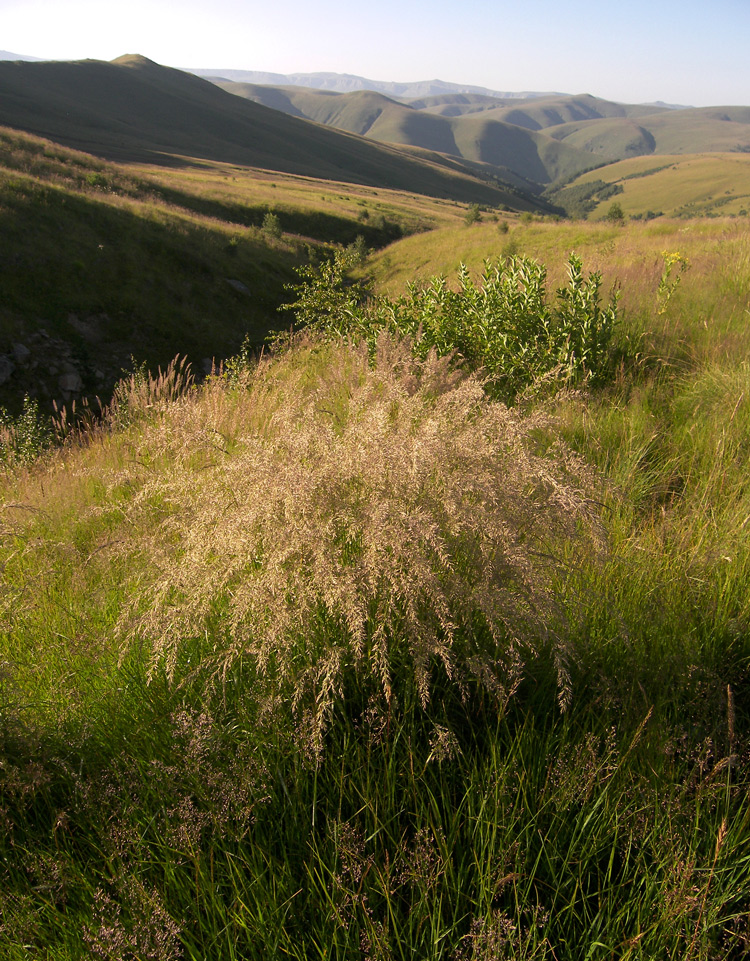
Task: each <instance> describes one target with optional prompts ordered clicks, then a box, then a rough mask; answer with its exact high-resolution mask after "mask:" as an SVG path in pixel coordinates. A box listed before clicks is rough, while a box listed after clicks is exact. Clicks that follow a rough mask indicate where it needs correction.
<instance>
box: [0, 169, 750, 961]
mask: <svg viewBox="0 0 750 961" xmlns="http://www.w3.org/2000/svg"><path fill="white" fill-rule="evenodd" d="M208 176H209V180H210V189H209V188H208V187H206V188H204V187H201V188H200V190H198V189H196V191H195V193H196V196H197V195H198V194H199V196H197V201H199V202H200V204H205V205H208V206H207V207H206V208H205V209H204V210H203V211H201V212H200V214H199V213H196V214H195V215H196V216H201V217H205V216H209V215H210V209H209V208H210V205H219V204H224V205H225V206H226V203H227V200H226V197H225V198H224V199H222V197H223V194H224V192H225V191H227V190H229V189H230V187H229V185H230V184H231V183H232V181H231V180H229V179H228V178H230V177H235V176H238V177H239V176H241V175H240V173H239V172H235V173H231V172H230V170H229V169H228V168H227V169H223V170H219V169H218V168H216V169H213V170H212V171H211V172H210V173H209V175H208ZM211 178H213V179H211ZM248 182H249V181H248ZM274 182H278V181H274ZM155 184H156V187H158V188H159V189H160V190H165V191H166V190H178V189H179V190H180V192H181V195H182V198H183V199H182V201H181V204H182V209H187V208H188V201H187V200H186V199H185V198H189V197H190V196H192V195H193V194H192V189H193V188H191V187H190V184H189V182H188V179H187V176H186V174H184V173H183V174H179V180H178V173H176V172H175V173H173V172H162V173H161V174H160V175H159V177H158V178H157V180H156V181H155ZM294 188H295V189H299V190H306V189H308V187H307V186H305V184H304V183H302V182H298V181H295V182H294ZM151 189H156V188H155V187H154V188H151ZM248 189H249V188H248ZM310 189H312V188H310ZM262 190H263V191H264V193H263V195H262V199H261V200H260V203H270V201H268V200H266V198H267V197H269V196H271V195H272V194H273V192H274V191H277V192H278V191H279V187H274V186H273V183H271V182H264V183H263V185H262ZM375 200H376V198H374V197H373V196H372V195H371V194H368V195H365V194H364V193H362V194H358V193H356V192H355V191H354V189H353V188H349V187H347V188H346V190H343V189H342V190H340V191H336V195H335V197H331V198H328V199H325V200H324V199H322V198H321V200H320V205H319V209H320V210H321V211H325V210H328V211H329V212H330V213H335V215H336V216H342V218H343V219H344V220H348V221H349V222H351V219H352V215H354V217H356V210H355V208H359V207H360V201H364V203H366V204H367V208H368V209H370V211H371V216H372V215H373V212H372V205H373V204H374V203H375ZM197 201H196V202H197ZM377 202H378V203H381V202H382V203H385V202H386V200H385V199H384V198H381V197H380V196H378V198H377ZM389 202H391V201H390V200H389ZM411 203H415V204H417V205H418V206H420V205H422V203H423V201H418V202H417V201H412V202H411ZM214 209H216V208H214ZM274 209H275V210H276V209H278V211H279V217H283V213H284V212H283V207H282V206H281V205H279V206H276V205H274ZM360 209H361V208H360ZM436 211H437V213H436ZM440 211H444V213H443V214H442V216H445V218H446V219H445V221H443V222H441V221H440V216H441V214H440ZM381 212H382V213H383V214H384V215H385V216H386V219H388V216H389V214H388V212H387V211H385V210H383V211H381ZM463 213H464V211H463V209H461V208H454V207H451V206H450V205H446V206H445V207H442V208H439V207H435V206H433V207H431V208H430V211H429V212H428V211H426V210H425V209H424V208H423V207H422V208H421V209H416V208H415V209H414V212H413V214H409V213H408V211H407V212H406V213H403V214H402V216H403V217H408V216H413V217H415V218H416V219H415V220H414V221H413V223H416V222H417V220H419V222H420V223H422V225H423V226H429V227H430V228H431V229H430V230H429V231H422V232H420V233H418V234H414V235H412V236H406V237H404V238H403V239H400V240H397V241H395V242H394V243H391V244H390V245H389V246H387V247H384V248H383V249H381V250H379V251H377V252H375V253H373V254H372V255H371V256H370V257H369V258H368V260H367V262H366V263H365V264H364V265H362V266H360V267H357V268H355V269H354V270H353V274H352V276H349V277H348V278H347V277H342V278H341V279H342V284H341V288H340V289H341V291H342V292H343V296H342V297H341V298H340V299H339V300H336V299H335V298H334V299H333V300H328V301H325V302H324V305H325V304H327V305H328V307H329V308H330V315H329V316H330V318H332V319H333V321H335V323H330V324H327V325H324V327H325V329H324V330H323V331H322V332H314V331H312V332H311V331H308V332H304V331H303V332H301V333H300V334H299V335H297V336H294V337H291V338H287V339H286V340H285V341H284V342H278V343H277V347H276V349H275V351H270V352H266V353H265V354H264V355H263V356H262V357H260V358H258V357H257V356H254V355H252V354H251V353H250V352H249V351H244V352H239V353H238V354H237V355H236V357H235V358H234V359H233V360H231V361H229V362H228V363H227V364H226V365H224V367H223V368H222V369H221V370H220V371H217V372H216V373H215V374H214V376H212V377H210V378H208V379H207V380H206V381H205V382H203V383H202V384H200V385H196V383H195V382H194V380H193V378H192V376H191V374H190V372H189V370H188V369H187V367H186V366H185V365H184V364H174V365H172V366H169V367H165V368H164V369H163V371H162V372H159V373H157V372H154V373H153V374H148V373H147V372H146V371H144V370H143V369H139V370H136V371H135V372H134V373H133V374H131V375H129V376H128V377H126V378H125V379H123V380H122V381H121V382H120V384H119V386H118V387H117V388H116V390H115V392H114V397H113V400H112V403H111V405H109V406H108V407H107V409H106V411H105V412H104V414H103V416H102V417H101V419H99V420H97V421H92V422H91V423H89V424H88V425H81V426H80V427H79V428H77V429H70V430H69V431H68V433H67V436H66V438H65V441H64V443H63V444H62V445H58V446H55V447H53V448H49V449H47V448H45V447H44V443H43V438H40V440H39V444H38V445H37V446H36V447H34V445H31V448H29V447H23V446H22V445H20V444H19V443H18V441H19V434H18V427H17V428H16V433H15V434H14V433H13V430H12V429H8V428H6V431H5V433H4V434H3V440H4V444H5V446H4V452H5V464H4V468H3V472H2V477H1V478H0V524H1V525H2V534H3V536H2V543H1V545H0V551H1V553H2V557H1V562H2V567H1V570H2V574H1V580H0V584H1V585H2V586H1V591H2V593H1V594H0V605H2V610H3V624H4V627H3V630H2V633H1V634H0V738H2V754H1V756H2V767H0V819H1V820H2V823H3V834H2V838H1V839H0V907H1V909H2V912H1V913H2V921H1V922H0V954H2V957H3V958H7V959H9V961H15V959H18V961H20V959H22V958H23V959H28V958H45V959H55V961H63V959H65V961H69V959H70V961H72V959H76V958H80V957H93V958H98V959H107V961H114V959H118V961H125V959H127V961H135V959H139V961H140V959H159V961H173V959H178V958H185V959H188V958H189V959H195V961H199V959H200V961H204V959H211V961H223V959H227V961H229V959H240V958H242V959H246V958H259V959H260V958H263V959H267V958H298V959H313V958H340V959H350V958H357V957H361V958H368V959H376V958H377V959H406V958H419V959H435V961H437V959H446V961H447V959H451V961H453V959H456V961H458V959H472V961H480V959H482V961H490V959H493V961H494V959H500V958H508V959H514V961H515V959H535V961H537V959H549V961H562V959H576V961H577V959H582V961H583V959H592V961H596V959H609V958H618V959H629V961H635V959H643V961H645V959H649V961H652V959H656V958H664V959H668V958H669V959H671V958H680V959H685V961H699V959H705V961H708V959H719V958H722V959H725V958H732V959H734V958H737V959H739V958H743V957H748V956H749V955H750V929H749V928H748V918H749V917H750V880H749V879H750V816H749V814H750V812H749V809H748V786H749V781H748V762H749V761H750V751H749V748H750V743H749V742H748V734H749V733H750V732H749V728H748V712H747V698H748V691H749V687H748V666H749V664H748V656H749V655H750V641H749V637H750V633H749V627H748V625H749V624H750V609H749V607H750V602H749V600H748V599H749V598H750V583H749V582H748V581H749V579H750V538H749V537H748V530H750V528H749V526H748V524H749V523H750V493H749V492H748V485H747V467H748V454H749V450H748V437H750V366H749V365H748V357H750V332H749V331H750V326H749V325H748V316H747V315H748V309H749V304H750V237H749V235H748V232H747V228H746V225H745V221H744V219H743V218H713V219H703V220H701V219H694V220H666V219H660V220H659V221H641V222H635V221H630V222H627V223H625V224H624V225H623V226H617V225H610V224H608V223H598V222H592V223H583V222H565V221H554V220H552V219H539V218H533V217H529V216H526V217H523V216H522V217H518V216H515V215H513V216H508V215H506V214H503V213H500V212H498V211H486V210H485V211H482V212H481V215H480V219H479V222H477V223H471V224H469V223H466V222H465V218H464V217H463ZM390 216H391V218H392V216H393V215H392V214H391V215H390ZM428 216H430V217H432V218H433V219H432V220H428ZM359 222H364V221H359ZM503 224H505V225H507V226H505V227H504V226H503ZM222 229H223V228H222ZM342 239H343V238H342ZM571 252H575V254H577V255H578V256H579V257H580V259H581V262H582V265H583V271H584V276H585V277H590V272H591V271H596V272H599V273H600V274H601V288H600V294H601V297H602V303H609V301H608V297H609V292H610V290H611V289H616V290H619V300H618V301H617V303H616V319H614V321H613V324H612V329H611V337H609V339H608V340H607V342H606V352H604V351H602V352H601V354H599V355H597V361H596V363H597V367H596V370H595V371H593V370H591V369H587V368H586V365H585V364H584V365H583V366H580V365H579V366H576V365H575V364H573V363H572V362H571V364H570V365H569V369H568V374H570V376H568V375H566V376H560V369H559V368H558V367H549V365H548V366H547V367H545V368H544V373H543V376H542V377H541V380H538V381H533V380H532V383H531V384H528V383H527V382H526V381H525V380H524V381H523V382H520V381H519V382H518V384H516V382H515V381H512V380H511V381H509V382H508V384H509V385H510V386H508V385H507V384H506V389H505V392H504V394H503V396H502V399H496V398H495V395H493V394H492V392H491V391H490V392H488V390H487V389H486V387H487V382H486V380H485V379H484V378H483V374H482V371H481V370H480V371H477V370H473V369H471V368H472V365H471V364H470V363H468V362H467V361H466V360H464V361H463V362H462V361H461V359H460V358H459V357H457V356H456V355H455V354H454V353H452V352H451V350H450V346H451V345H450V344H449V343H445V344H442V345H441V344H437V338H436V346H437V347H438V349H437V350H426V349H425V350H415V339H414V338H415V336H416V339H417V342H419V338H420V337H422V338H424V331H425V330H431V329H436V330H443V329H444V328H441V327H439V326H437V327H433V328H431V327H430V326H429V323H428V320H429V319H430V318H428V317H427V315H426V314H425V318H424V319H425V323H424V325H419V324H417V330H416V334H415V332H414V330H412V331H411V332H410V333H409V335H408V336H406V337H404V336H402V334H403V331H402V330H400V329H399V323H400V321H399V318H400V317H404V316H407V314H406V313H404V312H403V311H402V313H400V314H399V312H398V311H397V310H395V309H393V310H392V311H391V313H390V314H388V316H389V317H392V318H395V319H394V320H393V323H390V324H384V325H381V326H382V327H383V329H382V330H381V329H378V331H377V332H376V336H374V337H369V338H368V337H365V338H364V339H362V338H361V336H360V337H359V338H358V337H357V330H356V329H354V328H348V327H347V323H349V321H350V320H351V318H352V317H358V316H359V314H358V311H359V310H360V308H361V304H360V302H358V301H352V300H351V298H350V299H347V298H348V297H349V296H350V293H351V291H352V290H355V289H356V288H354V287H352V286H351V282H352V279H357V278H359V279H360V280H362V278H363V277H364V275H365V274H367V275H368V276H370V277H371V278H372V279H373V289H374V292H375V293H376V294H378V295H379V296H380V297H382V298H390V301H393V302H395V301H396V300H397V299H398V298H399V297H400V296H402V295H404V293H405V291H406V285H407V281H415V280H416V281H418V282H424V283H426V282H427V280H428V278H430V277H432V276H434V275H436V274H441V273H442V274H444V275H445V277H446V278H447V281H446V289H451V290H457V289H458V287H459V286H460V285H459V282H458V280H457V276H458V274H457V272H458V270H459V265H460V263H465V264H466V265H467V268H466V269H467V274H466V276H467V277H468V278H471V282H470V283H469V281H468V280H467V281H466V283H465V290H466V291H468V292H469V293H470V294H471V296H472V297H474V293H472V291H473V290H474V286H472V285H477V284H480V283H481V281H480V279H479V278H480V275H481V271H482V268H483V263H484V261H485V260H486V259H487V258H489V259H491V260H494V261H495V262H498V261H499V258H512V257H519V256H521V257H523V258H528V259H529V261H530V260H533V261H535V262H537V263H541V264H544V265H546V267H547V274H546V277H547V279H546V295H545V296H546V301H547V302H548V303H550V304H552V303H555V302H557V300H556V298H558V299H559V295H558V294H556V290H557V289H558V288H560V287H564V286H565V284H566V283H567V282H568V281H567V280H566V270H569V267H570V254H571ZM303 274H304V272H303ZM314 276H315V275H314V273H313V274H311V273H310V272H309V271H308V272H307V274H304V276H303V277H302V278H300V279H299V280H298V285H301V287H302V289H300V287H299V286H298V290H297V293H296V298H297V313H298V317H299V318H301V319H306V320H314V318H313V317H307V316H303V308H304V309H306V305H310V304H312V305H313V306H314V303H315V302H316V301H315V297H317V298H318V300H317V303H319V304H320V303H321V302H323V301H321V288H320V286H319V287H318V288H317V292H315V291H313V293H314V294H315V296H314V297H312V299H308V300H305V294H304V284H303V281H304V280H305V278H306V279H307V282H308V284H309V283H310V279H311V277H314ZM320 276H322V275H320V274H319V275H318V277H320ZM501 276H502V271H501ZM441 289H442V288H441ZM289 296H290V299H292V298H291V295H289ZM441 296H442V295H441ZM446 298H447V295H446ZM447 300H448V301H449V302H450V303H451V304H454V301H453V300H451V299H450V298H447ZM475 300H476V298H475ZM390 301H389V302H390ZM480 301H481V298H480ZM560 302H561V303H565V301H564V298H563V300H562V301H560ZM383 303H385V301H383ZM419 303H422V301H419ZM458 303H459V305H460V300H459V301H458ZM586 303H587V304H588V305H589V306H590V304H591V300H590V299H589V300H588V301H587V302H586ZM424 304H426V305H427V307H429V308H430V309H432V306H434V301H431V300H429V299H428V300H426V301H424ZM431 305H432V306H431ZM451 309H454V308H453V307H452V308H451ZM561 309H562V308H561ZM582 309H583V308H582ZM585 309H588V307H587V308H585ZM342 310H343V311H344V313H343V314H342V313H341V311H342ZM337 311H338V312H339V313H337ZM347 311H348V313H347ZM386 313H387V312H386ZM433 314H434V311H433ZM383 316H385V315H384V314H383ZM408 316H409V317H410V318H411V319H410V323H412V321H413V320H414V317H413V314H409V315H408ZM431 316H433V315H431ZM545 316H546V315H545ZM550 316H551V317H552V318H553V321H554V317H556V316H557V315H555V314H554V313H552V314H550ZM553 321H550V322H549V323H547V326H546V327H545V331H546V330H547V328H548V327H549V326H550V324H552V326H554V323H553ZM545 323H546V322H545ZM337 324H338V329H341V330H348V331H349V333H350V334H351V337H350V338H349V339H347V338H341V337H337V336H334V335H333V334H332V332H335V329H337ZM312 326H314V323H313V325H312ZM412 326H414V325H413V323H412ZM553 332H554V331H553ZM360 333H361V331H360ZM495 336H496V334H495ZM545 336H547V334H546V333H544V332H540V331H539V330H538V329H534V332H533V337H532V338H531V340H527V341H526V342H525V343H527V344H530V346H529V348H528V349H529V350H530V351H532V352H533V351H537V352H539V355H540V356H542V355H543V354H544V350H545V345H546V341H544V339H543V338H544V337H545ZM469 359H470V360H471V358H469ZM529 369H530V370H541V369H542V366H535V365H534V364H531V365H530V367H529ZM571 372H573V373H575V376H572V374H571ZM563 373H564V372H563ZM594 373H595V374H596V376H595V377H594V376H592V375H593V374H594ZM503 383H504V384H505V382H503ZM17 452H18V456H16V453H17Z"/></svg>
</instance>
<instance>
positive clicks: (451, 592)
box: [120, 335, 588, 749]
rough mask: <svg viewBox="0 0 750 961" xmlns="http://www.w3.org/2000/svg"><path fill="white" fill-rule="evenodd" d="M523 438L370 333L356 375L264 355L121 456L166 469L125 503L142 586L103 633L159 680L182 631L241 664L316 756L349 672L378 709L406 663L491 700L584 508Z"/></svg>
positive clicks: (569, 477) (473, 384)
mask: <svg viewBox="0 0 750 961" xmlns="http://www.w3.org/2000/svg"><path fill="white" fill-rule="evenodd" d="M311 370H312V371H314V372H315V373H314V376H312V375H311ZM207 389H208V390H209V391H210V390H214V391H225V392H226V390H227V387H226V385H222V384H221V382H220V381H217V382H216V384H215V385H214V386H209V388H207ZM206 412H213V413H211V418H212V420H211V424H208V423H206V422H203V421H201V416H202V414H205V413H206ZM196 419H197V420H196ZM543 427H544V421H543V418H542V417H541V416H540V415H538V414H535V415H529V416H526V417H524V416H522V415H520V414H519V413H517V412H514V411H511V410H509V409H508V408H506V407H505V406H504V405H502V404H499V403H493V402H491V401H489V400H488V399H487V397H486V396H485V394H484V392H483V390H482V385H481V383H480V381H479V380H478V379H477V378H476V377H474V376H463V375H461V374H460V373H457V372H456V370H455V369H454V368H453V366H452V365H451V362H450V359H448V358H442V359H440V358H437V357H436V356H435V354H434V353H433V354H430V355H429V356H428V357H427V359H426V360H424V361H420V360H415V359H414V358H413V357H412V355H411V351H410V346H409V345H408V344H398V343H396V342H394V341H393V339H391V338H390V337H389V336H387V335H383V336H382V337H381V339H380V343H379V348H378V352H377V357H376V363H375V365H374V366H372V365H371V364H370V362H369V358H368V351H367V348H366V347H364V346H362V347H359V348H352V347H350V346H348V345H346V344H343V343H340V344H338V345H335V344H328V345H326V346H323V347H321V346H315V345H310V344H308V345H306V346H302V347H298V348H297V349H295V350H292V351H290V352H288V353H287V354H286V355H284V356H282V357H281V358H280V359H278V360H275V361H272V362H265V363H264V364H262V365H261V366H259V367H258V369H257V371H256V373H255V374H254V376H253V377H252V378H250V379H249V381H248V383H247V385H246V386H245V387H240V388H236V387H235V389H234V394H233V398H232V400H231V401H229V400H228V399H227V397H226V395H225V397H224V403H223V405H221V404H216V403H212V402H211V400H210V398H209V399H207V398H205V397H204V398H203V400H202V402H201V405H200V406H199V405H195V407H194V408H193V414H192V415H189V414H187V412H186V411H185V409H184V406H183V409H181V410H180V416H179V418H178V419H174V420H171V419H170V418H169V416H168V413H167V415H166V416H164V417H162V418H161V419H160V420H159V421H158V422H154V423H153V424H152V426H151V427H149V428H146V429H144V431H143V434H142V440H141V446H142V448H143V456H141V455H140V454H138V455H137V456H136V461H137V462H143V461H144V460H145V459H146V455H147V458H148V461H149V463H150V464H151V465H158V464H159V463H160V462H163V463H168V464H169V465H170V467H169V471H168V472H165V471H160V470H158V469H157V467H156V466H153V467H152V470H151V472H150V473H149V474H148V475H147V476H146V477H145V479H143V482H142V485H141V487H140V490H139V492H138V494H137V496H135V498H134V499H133V501H132V503H131V505H130V507H129V511H130V515H129V517H130V521H131V525H132V529H133V530H137V531H138V534H137V542H138V549H139V550H140V551H143V552H144V556H145V557H146V558H147V559H148V561H149V563H150V571H151V574H150V579H148V580H147V582H146V583H142V584H140V585H139V590H138V591H134V592H133V598H134V599H133V602H132V603H131V605H130V607H129V609H128V610H127V611H126V613H125V614H124V616H123V618H122V619H121V621H120V633H121V636H122V637H123V638H128V637H130V638H132V637H133V636H140V637H142V638H146V639H148V640H149V641H150V642H151V643H152V645H153V653H154V658H155V660H156V661H161V662H164V663H166V666H167V669H168V670H169V671H170V672H174V670H175V668H176V664H177V660H178V655H179V651H180V647H181V644H182V642H183V640H184V639H185V638H187V637H191V636H192V637H195V636H199V637H200V636H204V635H205V636H206V637H207V638H208V644H207V648H208V653H207V655H206V658H205V661H204V663H203V667H204V668H207V669H209V671H210V673H211V674H212V675H213V676H214V677H219V678H220V677H224V678H225V677H226V676H227V674H228V672H229V671H230V670H231V669H232V668H233V667H234V666H235V665H236V664H237V663H238V662H239V661H240V660H241V659H242V660H243V662H245V663H247V662H248V659H249V663H251V664H253V665H254V667H255V669H256V670H257V672H258V676H259V678H260V679H263V680H265V681H272V682H273V683H274V684H280V685H281V687H282V688H284V689H285V690H287V689H288V692H289V693H290V695H291V699H292V703H293V704H294V705H295V707H296V708H297V709H299V710H300V713H302V712H304V714H305V716H307V717H309V718H310V719H311V724H312V725H313V728H314V730H315V738H316V742H315V743H316V745H317V749H320V746H321V743H322V742H321V740H320V739H321V737H322V732H323V730H324V728H325V725H326V722H327V719H328V717H329V715H330V711H331V708H332V705H333V703H334V701H335V700H336V698H337V697H339V696H340V695H341V694H342V692H343V685H344V682H345V679H346V678H347V677H354V678H357V679H358V680H357V681H356V683H360V684H363V685H364V687H365V689H368V690H369V688H368V685H370V684H371V683H374V684H375V686H376V688H377V689H379V690H380V692H381V694H382V695H384V696H385V698H386V700H387V701H390V699H391V697H392V695H393V689H394V683H395V682H394V673H395V671H396V670H398V672H399V674H400V675H402V674H403V668H404V665H406V664H408V665H410V667H409V668H408V673H409V675H410V677H411V683H413V684H414V685H415V690H416V692H417V695H418V698H419V700H420V701H421V703H422V704H423V705H426V704H427V702H428V700H429V697H430V687H431V680H432V678H433V676H434V674H435V671H436V670H438V669H442V671H443V672H444V674H445V675H446V676H447V677H448V678H451V679H452V680H453V681H455V682H456V683H457V684H458V685H459V687H460V688H461V689H462V690H464V691H465V690H466V689H467V685H469V684H471V683H472V682H478V683H479V684H480V685H482V686H483V687H484V688H486V689H488V690H490V691H491V692H492V694H493V695H494V696H495V697H497V698H498V699H500V700H501V701H502V700H503V699H504V698H506V697H507V696H508V695H509V693H510V692H511V691H512V689H513V686H514V684H515V683H516V682H517V680H518V677H519V674H520V670H521V666H522V661H523V658H524V656H525V654H526V653H528V652H529V651H531V652H533V651H535V650H536V649H537V647H536V645H537V644H538V642H539V638H540V637H541V636H542V635H544V634H545V632H548V631H549V629H550V628H551V627H552V625H553V622H554V608H555V603H554V597H553V595H552V593H551V591H550V575H551V571H552V568H553V565H552V564H551V563H550V557H551V553H552V552H553V551H554V549H555V546H556V545H557V546H559V544H560V539H561V538H563V537H570V536H577V525H578V522H579V520H580V519H581V518H582V517H585V516H586V514H587V504H586V497H585V489H586V484H587V481H588V478H587V477H586V476H585V472H584V470H583V468H582V467H581V466H580V465H579V464H577V463H576V462H575V461H574V460H573V459H572V458H570V457H567V458H565V457H563V456H557V455H559V454H560V452H559V451H557V452H556V456H555V457H554V458H551V457H547V456H541V455H540V454H538V453H535V443H534V440H533V435H534V432H536V431H539V430H540V429H542V428H543ZM217 437H220V438H221V439H222V442H221V443H220V444H217V442H216V438H217ZM175 452H179V457H177V458H176V457H174V456H173V454H174V453H175ZM144 532H146V534H145V537H144ZM126 549H127V548H126ZM133 549H135V547H134V546H133ZM558 648H559V649H558V652H557V653H558V655H559V656H558V662H559V667H560V681H561V687H563V688H564V687H565V685H566V674H565V669H564V650H563V645H562V642H560V644H559V645H558ZM397 665H398V667H397Z"/></svg>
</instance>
